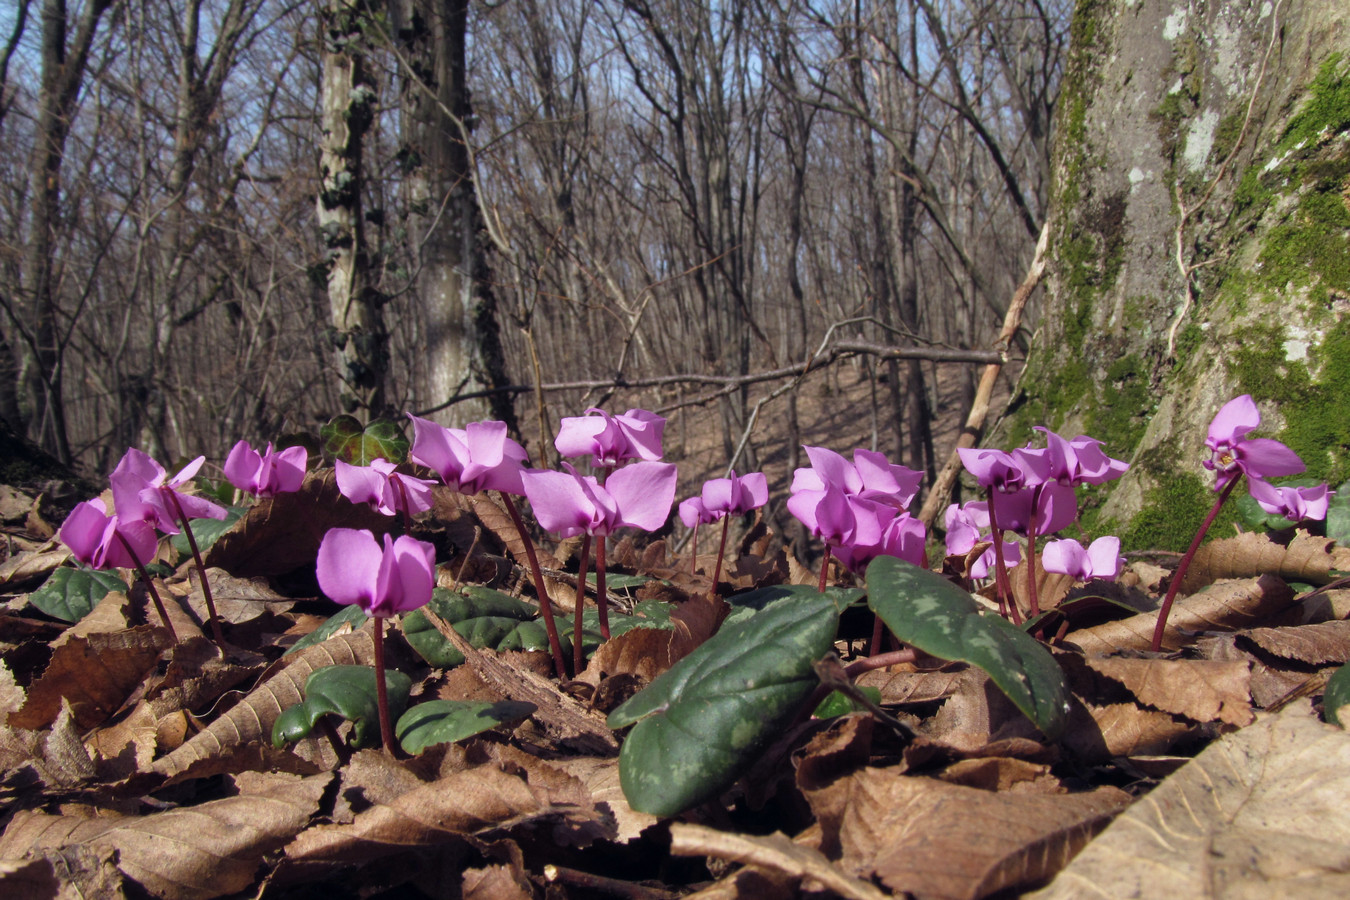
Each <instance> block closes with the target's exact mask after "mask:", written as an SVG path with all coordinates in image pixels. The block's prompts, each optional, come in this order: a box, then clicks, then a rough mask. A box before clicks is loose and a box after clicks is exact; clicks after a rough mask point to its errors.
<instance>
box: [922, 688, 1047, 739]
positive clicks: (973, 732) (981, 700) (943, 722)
mask: <svg viewBox="0 0 1350 900" xmlns="http://www.w3.org/2000/svg"><path fill="white" fill-rule="evenodd" d="M960 674H961V678H960V687H959V689H958V690H957V691H955V692H954V693H953V694H952V695H951V696H950V697H948V698H947V701H946V702H945V703H943V704H942V708H941V709H939V710H938V712H937V715H935V716H934V717H933V718H932V719H931V720H930V721H929V722H927V723H925V727H924V735H925V736H926V737H928V738H930V739H931V740H932V741H934V742H936V743H939V744H941V745H943V746H944V747H947V748H950V749H952V750H955V751H957V752H958V753H960V754H963V755H965V754H976V753H980V752H981V751H982V750H983V749H984V748H985V747H987V746H988V745H989V744H991V743H993V742H995V741H1003V740H1008V739H1011V738H1024V739H1027V740H1028V741H1029V742H1030V743H1031V744H1032V745H1034V746H1040V744H1039V741H1038V739H1039V738H1040V737H1041V733H1040V731H1039V730H1038V729H1037V728H1036V726H1035V725H1034V724H1033V723H1032V721H1031V720H1030V719H1028V718H1027V717H1026V715H1025V714H1024V713H1023V712H1022V711H1021V710H1019V709H1018V708H1017V707H1016V706H1015V705H1013V702H1012V701H1011V700H1009V699H1008V697H1007V695H1006V694H1004V693H1003V692H1002V691H1001V690H999V689H998V688H997V687H996V686H995V685H994V682H993V680H992V679H991V678H990V677H989V676H988V675H987V674H985V673H984V672H983V671H981V670H980V669H976V668H974V667H973V666H972V667H968V668H966V669H963V670H962V671H961V673H960Z"/></svg>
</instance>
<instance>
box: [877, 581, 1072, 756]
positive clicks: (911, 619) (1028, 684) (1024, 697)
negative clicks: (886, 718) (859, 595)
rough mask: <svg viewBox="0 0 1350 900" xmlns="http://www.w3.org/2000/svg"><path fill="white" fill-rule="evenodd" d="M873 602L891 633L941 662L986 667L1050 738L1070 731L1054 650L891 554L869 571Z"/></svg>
mask: <svg viewBox="0 0 1350 900" xmlns="http://www.w3.org/2000/svg"><path fill="white" fill-rule="evenodd" d="M867 590H868V594H867V601H868V604H869V605H870V606H871V607H872V609H873V610H875V611H876V613H877V615H879V616H881V619H882V621H884V622H885V623H886V625H887V627H889V628H890V629H891V632H892V633H893V634H894V635H895V636H896V638H898V639H899V640H901V641H904V642H905V643H907V644H911V645H913V646H914V647H917V648H918V649H920V650H922V651H923V652H925V653H929V654H932V655H933V656H936V657H938V658H939V659H949V660H959V661H961V662H967V663H970V664H971V665H973V666H977V667H979V668H981V669H983V670H984V671H985V672H987V673H988V674H989V677H990V678H991V679H992V680H993V682H994V684H996V685H998V688H999V690H1001V691H1003V693H1005V694H1007V695H1008V699H1010V700H1012V702H1013V703H1014V704H1016V706H1017V708H1018V709H1020V710H1022V712H1024V713H1026V715H1027V717H1028V718H1030V719H1031V721H1032V722H1034V723H1036V727H1037V728H1039V729H1040V730H1041V731H1042V732H1044V733H1045V735H1046V736H1047V737H1050V738H1055V737H1058V736H1059V735H1060V733H1061V732H1063V730H1064V724H1065V720H1066V718H1067V716H1068V712H1069V689H1068V686H1067V684H1066V683H1065V680H1064V672H1063V671H1062V670H1061V669H1060V667H1059V665H1058V664H1057V663H1056V662H1055V660H1054V658H1053V657H1052V656H1051V655H1050V651H1048V650H1046V649H1045V647H1044V646H1043V645H1042V644H1041V643H1040V642H1039V641H1037V640H1036V639H1035V638H1033V637H1032V636H1031V635H1029V634H1026V633H1025V632H1023V631H1021V630H1020V629H1018V628H1017V627H1016V626H1014V625H1012V624H1011V623H1009V622H1007V621H1005V620H1004V619H1001V618H999V617H998V616H994V615H982V614H981V613H980V607H979V606H978V605H977V604H976V603H975V600H974V599H973V598H972V597H971V596H970V594H968V593H966V592H965V591H963V590H961V589H960V588H959V587H957V586H956V585H954V584H952V583H951V582H950V581H948V580H947V579H945V578H943V577H942V576H941V575H937V574H935V573H933V572H930V571H928V570H927V569H921V568H919V567H918V566H916V565H913V564H912V563H907V562H904V561H903V560H900V559H896V558H895V557H893V556H879V557H877V558H876V559H874V560H873V561H872V563H871V564H870V565H869V566H868V567H867Z"/></svg>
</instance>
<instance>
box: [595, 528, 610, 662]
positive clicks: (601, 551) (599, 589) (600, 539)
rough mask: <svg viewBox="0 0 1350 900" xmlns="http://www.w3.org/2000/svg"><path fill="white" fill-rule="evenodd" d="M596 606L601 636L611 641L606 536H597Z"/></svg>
mask: <svg viewBox="0 0 1350 900" xmlns="http://www.w3.org/2000/svg"><path fill="white" fill-rule="evenodd" d="M595 538H596V540H595V605H596V609H597V611H598V614H599V616H600V636H601V637H602V638H604V639H605V640H609V600H608V598H607V597H606V594H605V536H604V535H603V534H598V535H596V536H595Z"/></svg>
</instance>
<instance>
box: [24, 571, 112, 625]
mask: <svg viewBox="0 0 1350 900" xmlns="http://www.w3.org/2000/svg"><path fill="white" fill-rule="evenodd" d="M112 591H121V592H122V593H126V592H127V585H126V582H124V581H123V580H122V579H120V578H118V577H117V576H116V575H114V574H113V573H112V572H97V571H95V570H93V569H69V568H61V569H57V570H56V571H54V572H52V574H51V577H50V578H48V579H47V583H46V584H44V585H43V586H42V587H40V588H38V589H37V590H36V591H33V593H31V594H29V595H28V602H29V603H31V604H33V605H34V606H36V607H37V608H38V609H40V610H42V611H43V612H45V613H46V614H47V615H49V616H51V617H52V618H54V619H60V620H61V621H62V622H78V621H80V620H81V619H83V618H84V617H85V616H87V615H88V614H89V611H90V610H91V609H93V608H94V607H95V606H97V605H98V602H99V601H100V600H102V599H103V598H104V597H106V596H108V594H109V593H111V592H112Z"/></svg>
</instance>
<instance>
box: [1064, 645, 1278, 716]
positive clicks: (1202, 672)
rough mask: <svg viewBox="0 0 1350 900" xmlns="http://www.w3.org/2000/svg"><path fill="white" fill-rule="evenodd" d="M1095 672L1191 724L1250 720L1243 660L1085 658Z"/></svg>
mask: <svg viewBox="0 0 1350 900" xmlns="http://www.w3.org/2000/svg"><path fill="white" fill-rule="evenodd" d="M1085 662H1086V664H1087V665H1088V666H1089V667H1090V668H1091V669H1092V670H1093V671H1095V672H1099V673H1101V674H1102V675H1105V676H1107V677H1108V678H1111V679H1114V680H1115V681H1118V682H1119V683H1121V684H1123V685H1124V686H1125V687H1126V688H1128V689H1129V690H1130V692H1131V693H1132V694H1134V695H1135V696H1136V697H1138V698H1139V702H1140V703H1143V704H1144V705H1146V706H1152V707H1153V708H1155V709H1160V710H1162V711H1164V712H1169V713H1175V714H1177V715H1182V716H1185V717H1186V718H1188V719H1192V720H1194V721H1196V722H1211V721H1214V720H1215V719H1218V720H1220V721H1222V722H1226V723H1227V724H1229V725H1247V724H1250V722H1251V721H1252V708H1251V706H1252V705H1251V693H1250V691H1251V688H1250V681H1251V671H1250V669H1249V668H1248V666H1247V665H1246V663H1243V662H1238V661H1228V662H1218V661H1215V660H1205V659H1127V658H1122V657H1093V656H1089V657H1087V658H1086V660H1085Z"/></svg>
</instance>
